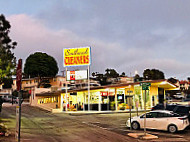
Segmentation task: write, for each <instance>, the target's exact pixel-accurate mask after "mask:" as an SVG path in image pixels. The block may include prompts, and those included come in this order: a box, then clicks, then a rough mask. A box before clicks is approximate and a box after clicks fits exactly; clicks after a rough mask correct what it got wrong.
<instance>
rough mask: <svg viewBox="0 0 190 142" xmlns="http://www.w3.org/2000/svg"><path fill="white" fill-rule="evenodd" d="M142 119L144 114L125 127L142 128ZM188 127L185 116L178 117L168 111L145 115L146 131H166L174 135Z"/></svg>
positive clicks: (134, 118)
mask: <svg viewBox="0 0 190 142" xmlns="http://www.w3.org/2000/svg"><path fill="white" fill-rule="evenodd" d="M144 118H145V114H143V115H141V116H136V117H133V118H132V119H131V125H130V120H128V121H127V122H126V125H127V127H130V126H131V127H132V129H135V130H136V129H140V128H144ZM187 126H189V121H188V118H187V116H180V115H179V114H177V113H174V112H172V111H168V110H155V111H150V112H149V113H146V128H147V129H157V130H166V131H169V132H170V133H175V132H177V131H181V130H184V129H185V128H186V127H187Z"/></svg>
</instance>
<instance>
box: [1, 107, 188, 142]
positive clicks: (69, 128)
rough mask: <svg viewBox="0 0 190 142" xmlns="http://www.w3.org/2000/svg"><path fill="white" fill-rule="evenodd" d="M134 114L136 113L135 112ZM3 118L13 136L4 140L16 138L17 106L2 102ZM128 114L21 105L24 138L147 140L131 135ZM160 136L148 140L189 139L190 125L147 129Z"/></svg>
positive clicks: (57, 141) (28, 139) (58, 141)
mask: <svg viewBox="0 0 190 142" xmlns="http://www.w3.org/2000/svg"><path fill="white" fill-rule="evenodd" d="M132 115H133V116H134V115H136V113H133V114H132ZM1 118H2V119H1V121H2V122H3V123H5V124H6V125H7V126H8V128H9V130H10V131H11V135H10V136H9V137H6V138H5V137H1V139H0V140H1V141H15V139H14V132H15V125H16V124H15V105H13V106H12V105H11V104H3V109H2V112H1ZM128 118H129V113H112V114H85V115H84V114H65V113H58V114H52V113H50V112H48V111H44V110H42V109H39V108H36V107H31V106H29V105H28V104H23V105H22V124H21V141H35V140H36V141H41V142H45V141H51V142H52V141H53V142H61V141H69V142H70V141H85V142H88V141H115V142H117V141H145V140H139V139H134V138H130V137H128V136H127V134H128V133H131V132H138V133H139V132H140V133H141V132H143V130H130V129H128V128H126V125H125V123H126V120H127V119H128ZM147 132H148V133H151V134H154V135H157V136H158V137H159V139H155V140H147V141H190V135H189V134H190V128H187V129H186V130H185V131H181V132H177V133H175V134H171V133H168V132H165V131H156V130H148V131H147Z"/></svg>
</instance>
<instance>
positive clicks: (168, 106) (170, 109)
mask: <svg viewBox="0 0 190 142" xmlns="http://www.w3.org/2000/svg"><path fill="white" fill-rule="evenodd" d="M176 106H177V104H166V106H164V104H157V105H156V106H154V107H152V109H151V110H169V111H173V109H174V108H175V107H176Z"/></svg>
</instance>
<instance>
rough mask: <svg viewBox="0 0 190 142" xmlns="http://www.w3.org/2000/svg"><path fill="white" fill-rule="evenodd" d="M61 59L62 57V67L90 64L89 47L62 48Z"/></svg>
mask: <svg viewBox="0 0 190 142" xmlns="http://www.w3.org/2000/svg"><path fill="white" fill-rule="evenodd" d="M63 59H64V67H68V66H84V65H90V63H91V51H90V47H81V48H69V49H64V51H63Z"/></svg>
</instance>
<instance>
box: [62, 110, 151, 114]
mask: <svg viewBox="0 0 190 142" xmlns="http://www.w3.org/2000/svg"><path fill="white" fill-rule="evenodd" d="M147 111H150V110H147ZM141 112H144V110H138V113H141ZM60 113H66V114H70V115H90V114H114V113H130V111H129V110H118V111H67V112H60ZM131 113H137V111H136V110H135V109H133V110H131Z"/></svg>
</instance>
